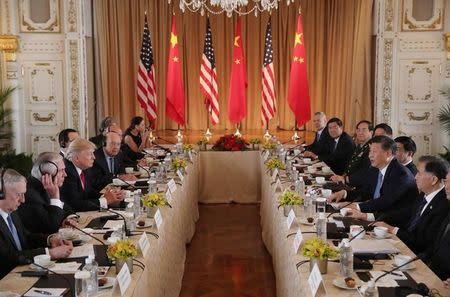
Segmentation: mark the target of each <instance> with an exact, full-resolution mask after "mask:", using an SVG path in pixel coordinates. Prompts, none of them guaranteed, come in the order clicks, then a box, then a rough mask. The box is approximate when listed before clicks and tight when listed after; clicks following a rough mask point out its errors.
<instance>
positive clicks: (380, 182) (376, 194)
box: [373, 171, 383, 199]
mask: <svg viewBox="0 0 450 297" xmlns="http://www.w3.org/2000/svg"><path fill="white" fill-rule="evenodd" d="M382 185H383V174H382V173H381V171H380V172H378V180H377V186H376V187H375V191H374V192H373V199H378V198H380V196H381V194H380V190H381V186H382Z"/></svg>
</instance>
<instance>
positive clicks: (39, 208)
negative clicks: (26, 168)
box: [17, 152, 76, 233]
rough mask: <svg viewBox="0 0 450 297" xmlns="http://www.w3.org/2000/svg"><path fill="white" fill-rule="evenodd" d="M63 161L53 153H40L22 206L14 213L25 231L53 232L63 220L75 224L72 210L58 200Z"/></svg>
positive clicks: (62, 179) (63, 172) (60, 225)
mask: <svg viewBox="0 0 450 297" xmlns="http://www.w3.org/2000/svg"><path fill="white" fill-rule="evenodd" d="M65 168H66V166H65V165H64V161H63V158H62V157H61V156H60V155H59V154H58V153H54V152H45V153H41V154H40V155H39V156H38V157H37V159H36V161H35V162H34V164H33V168H32V169H31V176H30V177H29V178H28V180H27V192H26V194H25V203H23V204H22V205H20V207H19V209H18V210H17V213H18V215H19V216H20V218H21V220H22V223H23V224H24V226H25V228H27V229H28V230H29V231H31V232H34V233H54V232H58V229H59V228H60V227H63V226H65V223H66V221H65V220H66V218H67V220H70V221H71V223H75V222H76V220H75V216H74V215H72V213H73V211H72V210H71V209H70V208H69V207H68V206H67V205H64V203H63V202H62V201H61V199H60V195H59V187H61V186H62V184H63V182H64V178H65V177H66V171H65Z"/></svg>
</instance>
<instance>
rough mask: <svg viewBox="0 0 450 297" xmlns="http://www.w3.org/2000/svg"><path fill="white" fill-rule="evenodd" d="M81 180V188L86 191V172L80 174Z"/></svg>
mask: <svg viewBox="0 0 450 297" xmlns="http://www.w3.org/2000/svg"><path fill="white" fill-rule="evenodd" d="M80 180H81V187H82V188H83V191H84V172H83V171H81V173H80Z"/></svg>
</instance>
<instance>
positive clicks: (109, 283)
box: [98, 276, 116, 290]
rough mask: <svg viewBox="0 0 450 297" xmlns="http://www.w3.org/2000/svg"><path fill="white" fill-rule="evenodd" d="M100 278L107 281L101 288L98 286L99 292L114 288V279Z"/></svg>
mask: <svg viewBox="0 0 450 297" xmlns="http://www.w3.org/2000/svg"><path fill="white" fill-rule="evenodd" d="M101 278H106V279H107V281H106V283H105V284H104V285H103V286H98V289H99V290H103V289H108V288H112V287H113V286H114V284H115V283H116V279H115V278H114V277H109V276H105V277H101Z"/></svg>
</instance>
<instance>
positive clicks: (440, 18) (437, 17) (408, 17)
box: [401, 0, 444, 31]
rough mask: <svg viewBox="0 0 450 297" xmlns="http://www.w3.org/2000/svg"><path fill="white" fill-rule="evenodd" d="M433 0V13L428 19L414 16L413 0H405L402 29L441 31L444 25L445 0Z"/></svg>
mask: <svg viewBox="0 0 450 297" xmlns="http://www.w3.org/2000/svg"><path fill="white" fill-rule="evenodd" d="M429 1H430V2H431V1H432V2H433V13H432V16H431V17H430V19H428V20H421V21H419V20H416V19H415V18H414V16H413V0H403V6H402V25H401V27H402V31H440V30H442V29H443V25H444V1H443V0H429Z"/></svg>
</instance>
